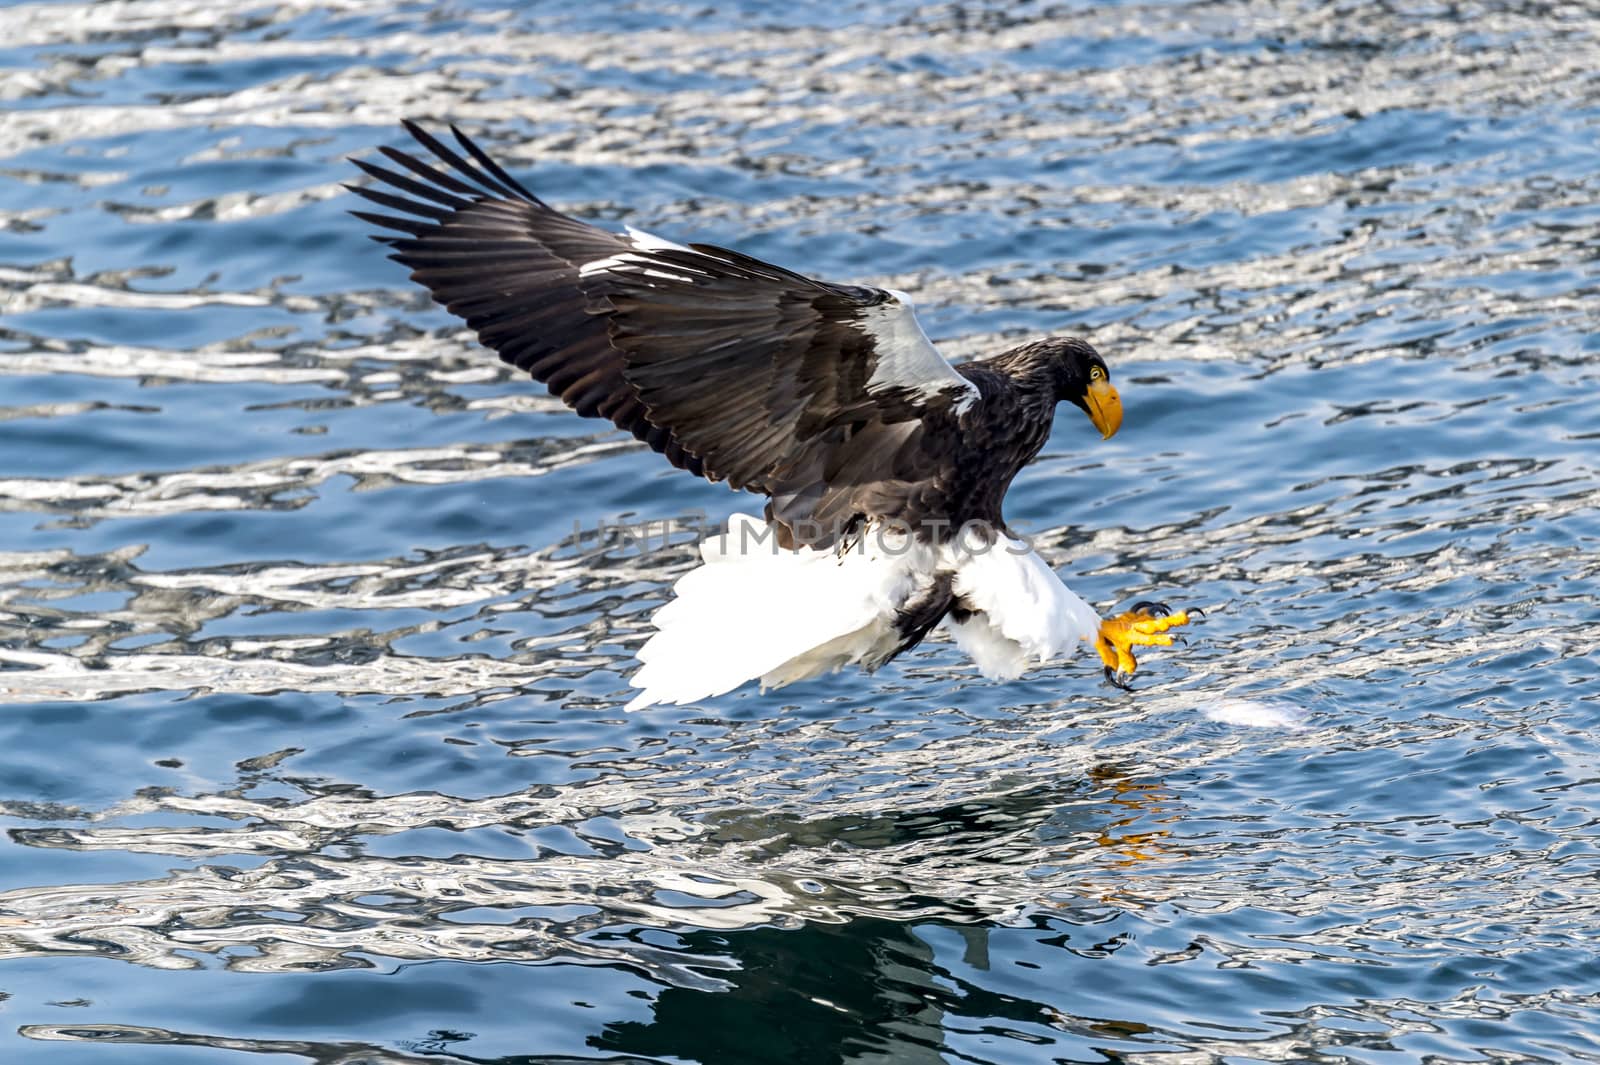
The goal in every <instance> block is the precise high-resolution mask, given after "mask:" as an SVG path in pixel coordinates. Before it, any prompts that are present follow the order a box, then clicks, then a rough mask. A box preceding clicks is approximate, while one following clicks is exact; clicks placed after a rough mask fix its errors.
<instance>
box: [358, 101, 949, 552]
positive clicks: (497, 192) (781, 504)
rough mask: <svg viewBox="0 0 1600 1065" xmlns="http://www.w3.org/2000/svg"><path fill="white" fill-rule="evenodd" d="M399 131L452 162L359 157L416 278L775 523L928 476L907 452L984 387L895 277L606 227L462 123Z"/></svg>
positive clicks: (540, 369)
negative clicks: (570, 210) (781, 261)
mask: <svg viewBox="0 0 1600 1065" xmlns="http://www.w3.org/2000/svg"><path fill="white" fill-rule="evenodd" d="M405 128H406V130H407V131H408V132H409V133H410V134H411V135H412V136H413V137H414V138H415V139H416V140H417V141H418V143H420V144H421V145H423V146H424V147H425V148H427V149H428V150H429V151H431V152H432V153H433V154H434V156H436V157H437V158H438V160H439V161H440V163H442V164H443V166H439V165H434V164H430V163H427V162H424V161H422V160H420V159H417V158H415V157H414V156H411V155H408V154H406V153H404V152H401V151H398V150H396V149H394V148H382V149H380V150H381V151H382V152H383V154H384V155H385V156H386V157H388V159H389V160H391V161H392V162H394V163H395V164H398V166H399V167H400V168H402V169H401V170H400V171H397V170H390V169H386V168H384V167H380V166H376V165H373V164H371V163H367V162H362V161H357V162H356V165H357V166H359V167H360V168H361V169H362V170H363V171H365V172H366V173H367V174H368V175H370V176H371V177H373V178H375V179H377V181H378V182H380V183H381V185H372V186H361V187H353V191H355V192H356V193H358V194H360V195H361V196H364V197H365V198H366V199H368V200H370V201H372V202H373V203H375V204H377V205H379V206H381V207H383V208H386V209H388V210H389V211H393V212H396V213H394V214H375V213H369V212H356V213H357V214H358V216H359V217H361V218H363V219H365V220H367V221H369V222H372V223H374V224H376V225H379V226H382V227H384V228H386V229H389V230H393V231H397V232H398V233H400V234H402V235H400V236H393V235H388V234H385V235H383V236H380V237H378V238H377V239H379V240H382V241H383V242H385V243H387V244H388V245H389V246H390V247H391V248H392V249H393V256H392V257H393V258H394V259H396V260H397V261H399V262H400V263H402V264H404V265H405V266H408V267H410V268H411V271H412V274H411V276H412V278H413V279H414V280H416V281H418V282H420V283H421V284H422V285H424V286H426V287H427V289H428V290H429V291H430V292H431V293H432V294H433V297H434V299H436V300H437V301H438V302H440V303H442V304H443V305H444V306H445V307H447V308H448V309H449V310H450V311H451V312H453V313H455V314H457V315H459V316H461V317H462V318H464V319H465V320H466V322H467V324H468V325H469V326H471V327H472V329H473V330H475V331H476V332H477V334H478V337H479V339H481V340H482V341H483V343H484V344H486V345H488V346H489V347H490V348H492V349H494V350H495V351H496V352H498V353H499V355H500V357H501V358H502V359H504V360H505V361H506V362H508V363H510V364H512V365H514V366H517V367H519V368H520V369H523V370H526V371H528V372H529V373H530V374H532V375H533V376H534V377H535V378H537V379H538V380H539V381H542V382H543V383H544V384H545V385H546V386H548V387H549V389H550V391H551V393H552V394H554V395H556V396H559V397H560V398H561V399H562V401H563V402H565V403H566V404H568V405H569V406H570V407H572V408H573V409H574V410H576V411H577V412H578V413H579V414H583V415H588V416H593V417H602V418H608V419H610V420H611V421H612V422H613V423H615V424H616V425H617V426H619V427H620V428H623V429H626V430H628V431H629V432H631V433H633V434H634V436H636V437H638V438H639V439H640V440H643V441H644V442H645V443H647V444H649V445H650V446H651V447H652V448H654V449H655V450H656V451H658V452H660V453H661V454H663V455H664V456H665V457H666V458H667V460H668V461H669V462H671V463H672V464H673V465H675V466H678V467H680V468H682V469H686V470H689V471H691V472H693V473H696V474H699V475H701V476H704V477H707V478H709V479H710V480H713V481H722V480H726V481H727V482H728V483H729V484H731V485H732V486H733V487H735V488H742V489H748V490H751V491H755V492H760V493H762V494H765V495H770V496H774V497H775V507H776V509H777V510H778V512H779V513H778V517H779V520H780V521H788V520H811V519H816V518H819V517H822V516H824V515H826V516H828V517H831V518H833V519H835V520H837V519H838V518H840V517H845V518H847V517H849V514H848V513H847V512H848V511H850V510H852V509H853V508H854V509H857V512H858V513H864V514H866V515H868V516H885V515H879V514H875V513H873V510H874V507H875V504H874V503H873V502H872V500H873V499H874V498H882V499H889V498H891V497H892V496H893V494H894V493H893V492H892V490H890V491H887V493H886V490H885V488H884V485H885V483H887V482H894V481H904V480H906V479H908V478H913V477H916V476H926V475H927V473H928V472H929V471H922V470H912V469H907V468H904V464H905V463H907V462H912V463H914V462H916V461H918V460H917V459H916V458H915V456H914V452H915V451H916V449H915V448H910V447H907V446H906V445H907V444H909V443H910V441H911V438H912V437H913V436H914V435H915V434H916V433H918V432H919V431H920V429H921V427H922V421H923V419H924V418H927V417H929V416H930V415H931V416H934V417H935V420H936V421H938V422H940V423H941V424H951V423H953V421H954V418H955V417H956V416H957V415H959V413H960V412H961V411H963V410H965V409H966V408H967V407H968V406H970V405H971V404H972V403H973V402H974V401H975V400H976V399H977V398H978V396H979V393H978V389H977V388H976V387H975V386H974V385H973V383H972V382H970V381H968V380H967V379H966V378H965V377H963V376H961V375H960V374H958V373H957V372H956V371H955V369H954V368H952V367H951V365H950V364H949V363H948V362H946V361H945V360H944V358H943V356H941V355H940V354H939V352H938V350H937V349H935V348H934V347H933V345H932V344H931V343H930V342H929V341H928V338H927V336H926V335H924V333H923V331H922V328H921V326H919V325H918V324H917V320H916V317H915V315H914V314H913V312H912V310H911V307H910V305H909V302H908V301H907V300H905V299H904V298H902V297H901V296H899V295H897V294H895V293H893V292H889V291H886V290H883V289H878V288H869V287H859V286H851V285H836V284H830V283H828V282H824V281H816V280H813V279H811V278H808V277H804V276H802V275H800V274H796V273H792V272H790V271H788V270H785V269H783V268H781V267H777V266H773V265H771V264H769V263H764V262H761V261H760V260H757V259H752V258H750V257H749V256H745V255H741V254H739V253H738V252H733V251H728V250H726V249H723V248H717V247H713V246H710V245H705V244H691V245H682V244H676V243H673V242H671V241H667V240H662V239H660V238H657V237H654V236H651V235H650V234H647V233H643V232H640V231H638V230H634V229H629V230H628V231H627V232H626V233H622V234H617V233H611V232H608V231H606V230H603V229H599V228H597V227H595V226H591V225H589V224H588V223H585V222H580V221H578V220H577V219H574V218H570V217H568V216H567V215H564V214H561V213H560V212H559V211H556V210H553V209H552V208H551V207H549V206H548V205H547V204H545V203H544V202H543V201H541V200H540V199H539V198H538V197H537V196H534V195H533V194H532V193H530V192H529V191H528V190H527V189H525V188H523V186H522V185H520V184H519V183H518V182H517V181H516V180H515V179H513V178H512V177H511V176H510V175H509V174H507V173H506V172H505V170H504V169H502V168H501V167H500V166H499V165H498V164H496V163H495V162H494V161H493V160H492V159H490V158H489V156H488V155H487V154H486V153H485V152H484V151H483V150H482V149H480V148H479V147H478V146H477V145H475V144H473V143H472V142H471V141H470V140H469V139H467V137H465V136H464V135H463V134H461V133H460V132H459V131H456V130H454V129H453V127H452V132H454V133H455V138H456V141H457V142H458V144H459V146H460V151H457V150H455V149H453V148H451V147H448V146H446V145H445V144H442V143H441V142H440V141H439V140H438V139H437V138H435V137H433V136H432V135H431V134H429V133H428V132H427V131H425V130H423V129H421V128H420V127H418V126H417V125H415V124H414V123H411V122H407V123H405ZM463 153H464V154H463ZM402 171H403V172H402ZM384 186H386V187H384ZM785 501H789V502H788V509H787V510H786V509H785V507H786V503H785ZM796 501H801V502H796ZM883 505H884V506H887V507H888V508H889V509H893V504H892V503H884V504H883ZM806 539H811V537H806ZM824 539H826V537H824Z"/></svg>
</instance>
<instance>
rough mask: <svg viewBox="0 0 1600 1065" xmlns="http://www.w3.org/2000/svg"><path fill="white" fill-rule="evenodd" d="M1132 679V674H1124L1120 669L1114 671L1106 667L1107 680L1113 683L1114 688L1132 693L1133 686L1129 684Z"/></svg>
mask: <svg viewBox="0 0 1600 1065" xmlns="http://www.w3.org/2000/svg"><path fill="white" fill-rule="evenodd" d="M1132 679H1133V675H1132V674H1131V673H1124V672H1122V671H1121V670H1120V669H1112V668H1111V667H1110V666H1107V667H1106V680H1108V681H1110V682H1111V685H1112V687H1115V688H1121V689H1122V690H1123V691H1125V692H1131V691H1133V685H1132V684H1129V683H1128V681H1130V680H1132Z"/></svg>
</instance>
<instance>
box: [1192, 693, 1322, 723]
mask: <svg viewBox="0 0 1600 1065" xmlns="http://www.w3.org/2000/svg"><path fill="white" fill-rule="evenodd" d="M1200 712H1201V713H1202V714H1204V715H1205V716H1206V718H1207V719H1209V720H1211V721H1220V722H1221V723H1223V724H1224V725H1243V726H1245V727H1247V728H1278V729H1287V730H1289V731H1291V732H1301V731H1303V730H1304V729H1305V728H1306V723H1305V712H1304V711H1302V710H1301V709H1300V708H1299V707H1297V706H1293V705H1291V704H1289V703H1277V702H1262V701H1260V700H1257V699H1235V698H1232V697H1231V696H1223V697H1222V698H1220V699H1218V700H1217V701H1216V702H1214V703H1212V704H1210V705H1209V706H1204V707H1202V708H1201V710H1200Z"/></svg>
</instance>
